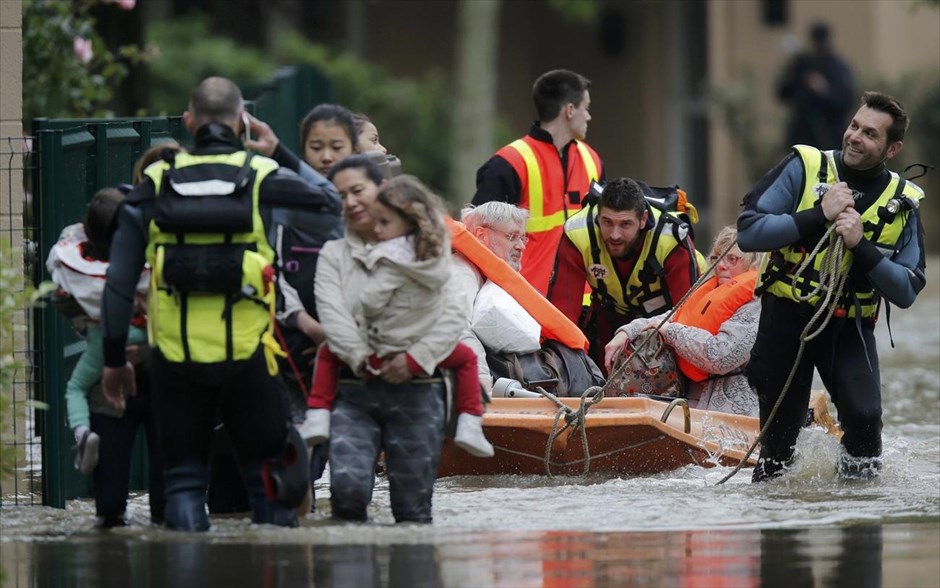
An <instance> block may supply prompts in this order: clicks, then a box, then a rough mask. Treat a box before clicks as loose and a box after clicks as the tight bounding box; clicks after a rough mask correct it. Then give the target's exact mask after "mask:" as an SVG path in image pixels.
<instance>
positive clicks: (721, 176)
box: [708, 0, 940, 232]
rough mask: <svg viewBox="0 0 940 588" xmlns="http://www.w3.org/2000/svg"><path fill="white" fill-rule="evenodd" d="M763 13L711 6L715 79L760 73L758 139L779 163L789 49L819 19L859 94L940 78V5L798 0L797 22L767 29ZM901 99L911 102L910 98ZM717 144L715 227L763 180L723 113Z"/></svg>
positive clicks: (732, 4)
mask: <svg viewBox="0 0 940 588" xmlns="http://www.w3.org/2000/svg"><path fill="white" fill-rule="evenodd" d="M761 8H762V3H761V2H759V1H758V0H711V1H710V2H709V3H708V26H709V35H708V36H709V42H708V52H709V57H710V64H711V68H710V70H709V77H710V83H711V84H712V85H713V86H716V87H729V86H731V85H733V84H735V83H739V82H741V81H742V80H743V79H744V78H745V77H746V76H747V75H751V76H753V81H754V83H753V89H754V91H755V94H754V98H753V108H754V111H755V114H756V123H755V124H756V128H755V132H756V136H757V139H758V141H759V142H760V144H761V145H763V146H765V148H767V149H768V153H769V154H773V156H774V159H776V160H779V158H780V157H782V156H783V155H784V154H785V153H786V148H787V146H785V145H783V144H782V143H783V136H784V135H783V131H784V123H785V120H786V111H785V109H784V107H783V105H781V104H780V103H779V102H778V101H777V100H776V98H775V97H774V83H775V80H776V76H777V75H778V74H779V73H780V71H781V70H782V68H783V67H784V65H785V63H786V61H787V59H788V56H789V53H788V52H787V51H786V49H785V47H786V46H787V44H788V43H793V42H794V41H799V42H801V43H804V44H805V43H806V33H807V30H808V28H809V26H810V25H811V24H812V23H814V22H816V21H820V20H822V21H825V22H827V23H828V24H829V25H830V27H831V30H832V41H833V45H834V47H835V49H836V50H837V51H838V52H839V53H840V54H841V55H842V56H843V57H844V58H845V59H846V61H847V62H848V63H849V65H850V66H851V67H852V68H853V71H854V73H855V76H856V84H857V86H858V91H859V94H860V93H861V91H862V90H865V89H881V88H880V85H881V84H882V83H883V82H887V83H888V85H889V87H890V86H892V85H895V84H897V83H898V82H899V80H901V79H902V78H903V77H904V76H905V75H916V74H921V75H925V74H928V73H929V74H931V75H932V76H933V79H934V80H936V79H940V9H938V8H937V7H936V6H930V5H927V4H924V3H920V4H919V5H917V4H916V3H915V2H913V1H906V0H864V1H858V2H847V1H844V0H817V1H815V2H804V1H795V0H791V1H790V2H788V9H789V21H788V23H787V24H786V25H785V26H783V27H769V26H767V25H765V24H764V23H763V22H762V18H761ZM897 97H898V98H899V99H900V100H901V101H902V102H905V98H906V97H905V96H903V95H898V96H897ZM907 105H908V106H910V103H909V102H908V104H907ZM912 124H913V125H916V124H917V120H916V119H915V120H914V121H913V122H912ZM709 145H710V149H711V152H712V163H711V168H710V187H711V190H710V191H711V194H712V199H713V200H712V204H713V209H714V215H713V217H712V223H713V226H719V225H721V224H723V223H724V222H726V221H727V220H728V219H731V218H733V216H734V215H735V214H736V211H737V210H738V209H737V206H738V204H739V202H740V199H741V196H742V195H743V194H744V193H745V192H746V191H747V189H748V188H749V187H750V186H751V185H752V184H753V182H754V181H755V180H756V178H754V177H752V174H749V173H748V170H746V169H745V168H744V167H743V166H742V165H741V158H740V156H741V153H740V145H739V144H737V143H736V142H735V141H734V140H733V139H732V137H731V136H730V134H729V133H728V130H727V126H726V124H725V122H724V120H723V119H722V117H721V116H720V115H718V114H717V113H714V114H713V117H712V125H711V137H710V140H709ZM904 155H905V156H906V157H907V158H910V160H911V161H913V160H916V158H917V155H918V154H916V153H913V152H911V149H906V152H905V153H904ZM922 181H923V182H924V185H925V187H934V186H936V179H935V178H929V177H928V178H926V179H925V180H919V181H918V183H921V182H922ZM934 190H935V188H934ZM929 192H930V191H929V190H928V193H929ZM931 206H934V205H933V204H931V203H927V207H928V208H927V210H926V213H927V214H925V217H927V216H930V215H935V214H936V208H933V209H932V210H931V208H930V207H931ZM928 232H930V231H929V228H928Z"/></svg>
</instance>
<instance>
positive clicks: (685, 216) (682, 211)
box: [581, 179, 698, 241]
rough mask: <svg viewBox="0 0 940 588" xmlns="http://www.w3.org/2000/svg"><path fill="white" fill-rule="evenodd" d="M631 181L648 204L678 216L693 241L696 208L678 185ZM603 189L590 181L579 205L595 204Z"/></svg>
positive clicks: (696, 219)
mask: <svg viewBox="0 0 940 588" xmlns="http://www.w3.org/2000/svg"><path fill="white" fill-rule="evenodd" d="M633 181H635V182H636V183H637V184H638V185H639V186H640V189H641V190H643V195H644V196H645V197H646V202H647V203H649V205H650V206H653V207H655V208H656V209H658V210H660V211H661V212H670V213H672V214H674V215H676V216H677V217H679V219H680V220H682V221H683V222H685V224H687V225H689V237H690V238H691V239H692V240H693V241H694V240H695V235H694V232H693V229H692V225H694V224H695V223H697V222H698V210H697V209H696V208H695V205H694V204H692V203H691V202H689V198H688V195H687V194H686V193H685V190H683V189H682V188H680V187H679V186H664V187H656V186H650V185H649V184H647V183H646V182H644V181H643V180H636V179H634V180H633ZM603 190H604V186H602V185H601V184H599V183H597V182H596V181H591V187H590V188H589V189H588V192H587V194H585V195H584V199H583V200H582V202H581V206H582V207H587V206H588V205H589V204H596V203H597V200H598V199H599V198H600V196H601V192H602V191H603Z"/></svg>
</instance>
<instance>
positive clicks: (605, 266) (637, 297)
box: [565, 205, 682, 317]
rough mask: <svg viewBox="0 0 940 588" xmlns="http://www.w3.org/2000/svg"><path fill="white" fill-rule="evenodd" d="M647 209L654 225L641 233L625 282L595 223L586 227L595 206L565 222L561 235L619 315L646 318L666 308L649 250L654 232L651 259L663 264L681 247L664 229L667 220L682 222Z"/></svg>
mask: <svg viewBox="0 0 940 588" xmlns="http://www.w3.org/2000/svg"><path fill="white" fill-rule="evenodd" d="M647 209H648V210H649V213H650V214H651V215H653V221H654V223H655V226H654V228H653V229H650V230H648V231H646V234H645V235H644V236H643V248H642V250H641V251H640V255H639V257H638V258H637V263H636V264H635V265H634V266H633V271H632V272H631V273H630V276H629V277H628V278H627V280H626V282H621V277H620V275H619V274H618V273H617V270H616V264H615V263H614V261H613V259H612V258H611V257H610V253H608V251H607V247H606V246H604V244H603V238H602V237H601V234H600V228H599V227H598V226H597V223H596V222H592V223H591V226H590V227H588V217H589V216H590V217H592V218H593V217H594V215H595V214H596V205H591V206H589V207H587V208H585V209H583V210H581V211H580V212H578V213H577V214H576V215H574V216H573V217H571V218H570V219H568V222H566V223H565V234H566V235H568V238H570V239H571V242H572V243H574V245H575V247H577V248H578V251H580V252H581V258H582V260H583V261H584V267H585V271H586V275H587V281H588V284H590V286H591V288H592V289H593V290H594V291H595V292H597V290H598V283H599V282H603V284H604V287H605V288H606V291H607V297H608V298H609V301H610V302H612V303H613V304H614V309H615V310H616V311H617V312H618V313H619V314H622V315H626V314H631V313H632V314H634V315H635V316H643V317H649V316H654V315H656V314H658V313H659V312H662V311H664V310H668V308H669V307H670V304H669V302H668V301H667V294H666V290H665V288H666V285H665V280H663V278H662V277H661V276H660V275H659V274H658V273H657V272H656V271H654V269H653V268H652V264H651V262H650V253H651V252H650V249H651V247H652V243H653V240H654V236H655V235H654V233H656V232H658V233H659V239H658V240H657V243H656V250H655V252H653V258H654V259H655V260H656V261H657V262H658V264H659V267H663V266H664V264H665V263H666V258H667V257H669V254H670V253H672V251H673V249H675V248H676V247H680V246H681V245H680V243H679V241H678V240H677V239H676V238H675V237H674V236H673V235H672V231H671V230H665V229H666V227H667V226H669V227H671V226H672V222H670V221H675V222H682V221H680V220H679V219H677V218H675V217H672V216H669V218H663V217H664V216H668V213H663V212H661V211H659V210H657V209H656V208H654V207H648V208H647ZM589 230H591V231H594V232H595V235H596V239H597V242H598V244H599V245H600V259H599V261H598V262H595V261H594V256H593V253H592V251H591V237H590V235H589V234H588V231H589ZM644 278H648V279H644ZM649 278H651V279H649Z"/></svg>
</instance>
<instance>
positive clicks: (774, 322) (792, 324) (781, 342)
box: [747, 294, 882, 481]
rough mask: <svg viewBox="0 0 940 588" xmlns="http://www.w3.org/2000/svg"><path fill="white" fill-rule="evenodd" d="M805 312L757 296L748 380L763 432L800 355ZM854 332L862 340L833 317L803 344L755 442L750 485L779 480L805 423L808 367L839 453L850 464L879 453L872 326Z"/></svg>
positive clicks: (868, 322) (848, 323) (851, 322)
mask: <svg viewBox="0 0 940 588" xmlns="http://www.w3.org/2000/svg"><path fill="white" fill-rule="evenodd" d="M812 314H813V308H812V307H810V306H809V305H807V304H800V303H797V302H794V301H792V300H786V299H783V298H778V297H777V296H773V295H770V294H764V296H763V297H761V316H760V326H759V327H758V333H757V340H756V342H755V343H754V347H753V349H752V350H751V361H750V363H749V364H748V367H747V377H748V381H749V382H750V384H751V386H753V387H754V388H756V390H757V396H758V399H759V401H760V423H761V426H762V427H763V425H764V423H766V422H767V418H768V416H769V415H770V411H771V410H772V409H773V406H774V404H775V403H776V402H777V398H778V397H779V396H780V393H781V392H782V391H783V387H784V384H785V383H786V380H787V376H788V375H789V374H790V370H791V368H792V367H793V364H794V362H795V360H796V355H797V351H798V350H799V346H800V334H801V333H802V331H803V329H804V328H805V326H806V323H807V322H808V321H809V319H810V318H811V317H812ZM860 326H861V334H859V328H858V326H857V323H856V320H855V318H842V319H838V318H832V319H831V321H830V322H829V324H828V325H827V326H826V329H825V330H824V331H823V332H822V333H821V334H819V335H818V336H817V337H816V338H815V339H813V340H811V341H809V342H807V343H806V347H805V350H804V352H803V357H802V359H801V361H800V364H799V367H798V368H797V369H796V372H795V374H794V377H793V382H792V383H791V384H790V388H789V389H788V390H787V391H786V397H785V398H784V400H783V403H782V404H781V406H780V409H779V410H778V411H777V415H776V417H774V421H773V423H772V424H771V425H770V427H769V428H768V429H767V433H766V436H765V438H764V440H763V442H762V444H761V452H760V460H759V463H758V465H757V468H755V471H754V479H755V481H756V480H761V479H765V478H768V477H772V476H774V475H777V474H779V473H780V470H781V469H782V468H783V467H784V466H785V465H786V464H787V463H789V461H790V460H791V459H792V457H793V451H794V445H795V444H796V438H797V435H799V432H800V429H801V427H802V425H803V423H804V422H805V420H806V411H807V406H808V404H809V396H810V391H811V390H810V389H811V387H812V383H813V368H815V369H817V370H818V371H819V376H820V378H821V379H822V381H823V385H824V386H825V387H826V390H827V391H828V392H829V396H830V397H831V398H832V402H833V403H834V404H835V405H836V409H837V410H838V416H839V422H840V424H841V426H842V430H843V432H844V435H843V437H842V445H843V447H844V448H845V451H846V452H847V453H848V454H849V455H850V456H852V457H857V458H874V457H878V456H880V455H881V427H882V423H881V372H880V370H879V367H878V350H877V348H876V344H875V333H874V330H875V321H874V320H872V319H862V321H861V323H860ZM866 357H867V359H866ZM869 363H870V366H871V367H869Z"/></svg>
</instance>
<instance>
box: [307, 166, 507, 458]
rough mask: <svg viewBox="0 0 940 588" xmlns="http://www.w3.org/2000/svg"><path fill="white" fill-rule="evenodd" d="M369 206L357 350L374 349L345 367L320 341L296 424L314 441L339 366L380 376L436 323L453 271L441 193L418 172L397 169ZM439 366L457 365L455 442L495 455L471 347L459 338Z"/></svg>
mask: <svg viewBox="0 0 940 588" xmlns="http://www.w3.org/2000/svg"><path fill="white" fill-rule="evenodd" d="M370 212H371V214H372V216H373V217H374V218H375V221H376V225H375V236H376V239H378V242H377V243H376V245H375V246H374V247H373V248H372V249H371V250H370V251H369V252H368V256H367V257H366V259H365V261H364V264H365V268H366V270H367V271H368V272H369V278H368V281H367V283H366V285H365V288H364V290H363V291H362V294H361V300H362V312H363V316H364V319H365V324H364V327H365V335H366V336H365V337H364V340H363V341H362V342H361V343H362V346H363V347H361V349H366V350H369V351H371V352H372V354H371V355H369V356H368V358H367V359H366V361H365V362H364V364H363V365H361V366H348V365H344V364H343V363H342V361H341V360H340V359H339V358H338V357H337V356H336V355H335V354H334V353H333V352H332V351H331V350H330V346H329V345H328V344H326V345H322V346H320V350H319V353H318V355H317V367H316V370H315V376H314V377H315V379H314V384H313V389H312V392H311V394H310V398H309V401H308V406H309V407H310V408H309V409H308V411H307V420H306V422H305V423H304V427H302V428H301V436H303V437H304V438H309V441H310V442H312V443H318V442H323V441H325V440H326V439H327V438H328V437H329V423H330V421H329V419H330V409H331V408H332V407H333V399H334V397H335V394H336V383H337V374H338V372H339V370H340V368H341V367H346V368H349V367H352V368H353V371H355V372H357V375H367V374H372V375H378V373H379V370H380V368H381V366H382V363H383V361H384V359H383V358H384V357H387V356H389V355H392V354H394V353H398V352H401V351H403V350H405V349H407V348H408V347H409V346H410V345H411V344H412V343H413V342H414V341H416V340H418V339H419V338H420V335H421V334H422V331H423V328H424V325H428V324H433V322H434V320H435V319H436V317H438V316H440V313H441V311H442V309H443V306H444V304H443V301H442V300H441V298H440V295H441V289H442V287H443V286H444V284H445V283H446V282H447V281H448V279H449V278H450V271H451V270H450V267H451V263H450V250H449V243H450V240H449V238H448V237H449V232H448V230H447V228H446V227H445V225H444V218H443V217H444V204H443V202H441V201H440V198H438V197H437V196H436V195H435V194H433V193H431V192H430V191H429V190H428V189H427V188H426V187H425V186H424V185H423V184H422V183H421V182H420V181H418V179H417V178H415V177H413V176H398V177H396V178H393V179H391V180H389V181H386V182H384V183H383V184H382V185H381V187H380V188H379V192H378V195H377V197H376V202H375V203H374V204H373V205H372V209H371V211H370ZM439 366H440V367H441V368H446V369H452V370H454V376H455V382H456V394H455V398H456V402H455V404H456V406H455V409H454V410H455V412H456V413H457V430H456V433H455V434H454V442H455V443H456V444H457V445H458V446H459V447H461V448H463V449H465V450H466V451H468V452H469V453H471V454H472V455H476V456H478V457H492V456H493V446H492V445H490V443H489V442H488V441H487V440H486V437H485V436H484V435H483V428H482V424H483V403H482V401H481V396H480V391H481V389H480V385H481V384H480V381H479V379H478V377H477V356H476V354H475V353H474V352H473V350H472V349H471V348H470V347H468V346H466V345H463V344H461V343H459V342H458V343H457V344H456V347H455V348H454V350H453V351H452V352H451V353H450V355H448V356H447V357H446V358H445V359H444V361H442V362H441V363H440V364H439ZM363 371H364V373H359V372H363ZM305 430H306V431H307V433H306V434H305Z"/></svg>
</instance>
